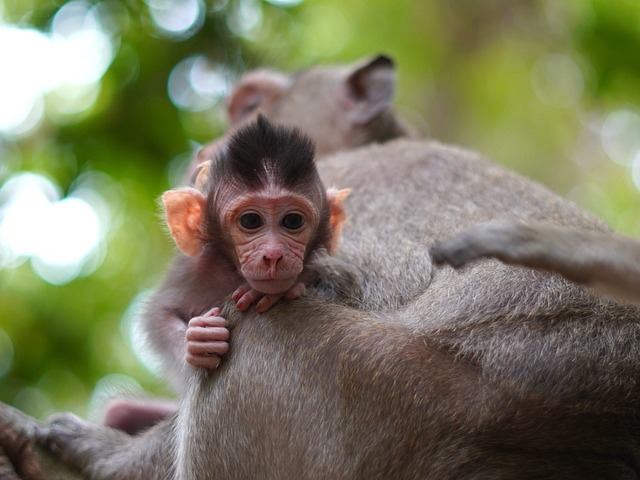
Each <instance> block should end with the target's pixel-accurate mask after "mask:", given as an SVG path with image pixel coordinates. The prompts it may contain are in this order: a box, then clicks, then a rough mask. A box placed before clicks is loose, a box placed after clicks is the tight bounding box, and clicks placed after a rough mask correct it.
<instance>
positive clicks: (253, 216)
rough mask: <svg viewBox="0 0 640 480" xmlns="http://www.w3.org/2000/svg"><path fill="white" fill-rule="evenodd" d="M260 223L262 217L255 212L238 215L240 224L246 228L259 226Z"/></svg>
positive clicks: (251, 228)
mask: <svg viewBox="0 0 640 480" xmlns="http://www.w3.org/2000/svg"><path fill="white" fill-rule="evenodd" d="M262 224H263V222H262V217H261V216H260V215H258V214H257V213H245V214H244V215H242V216H241V217H240V225H241V226H242V227H243V228H246V229H247V230H255V229H256V228H260V227H261V226H262Z"/></svg>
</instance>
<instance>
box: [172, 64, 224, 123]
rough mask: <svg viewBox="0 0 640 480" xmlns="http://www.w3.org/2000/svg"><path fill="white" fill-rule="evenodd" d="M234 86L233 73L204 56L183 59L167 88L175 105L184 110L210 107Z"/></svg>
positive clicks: (176, 67)
mask: <svg viewBox="0 0 640 480" xmlns="http://www.w3.org/2000/svg"><path fill="white" fill-rule="evenodd" d="M230 89H231V72H230V71H229V70H228V69H227V68H225V67H224V66H222V65H213V64H212V63H211V62H209V60H207V58H206V57H205V56H204V55H195V56H192V57H189V58H186V59H185V60H183V61H181V62H180V63H178V65H176V66H175V67H174V68H173V70H172V71H171V74H170V75H169V81H168V85H167V90H168V93H169V98H170V99H171V101H172V102H173V104H174V105H175V106H176V107H178V108H179V109H181V110H188V111H191V112H199V111H203V110H207V109H209V108H211V107H212V106H214V105H215V104H216V103H218V102H220V101H221V100H222V99H223V98H225V97H226V95H227V94H228V92H229V90H230Z"/></svg>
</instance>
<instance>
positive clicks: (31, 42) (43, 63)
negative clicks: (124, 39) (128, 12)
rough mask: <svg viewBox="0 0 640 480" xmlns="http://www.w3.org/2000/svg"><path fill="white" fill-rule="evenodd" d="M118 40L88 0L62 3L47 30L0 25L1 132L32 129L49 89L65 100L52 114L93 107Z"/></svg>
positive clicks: (17, 134)
mask: <svg viewBox="0 0 640 480" xmlns="http://www.w3.org/2000/svg"><path fill="white" fill-rule="evenodd" d="M114 41H115V39H114V37H113V36H112V32H108V31H107V30H106V29H104V28H103V27H102V24H101V17H100V15H99V14H98V12H97V10H96V7H93V6H91V4H89V3H87V2H84V1H74V2H69V3H67V4H65V5H64V6H62V7H61V8H60V10H58V12H57V13H56V15H55V16H54V18H53V19H52V21H51V25H50V28H49V31H48V32H41V31H38V30H36V29H33V28H28V27H18V26H11V25H0V68H1V69H2V71H3V74H2V75H0V105H2V108H1V109H0V135H5V136H9V137H24V136H27V135H29V134H31V133H32V132H33V131H34V130H35V129H36V128H37V127H38V126H39V125H40V124H41V122H42V120H43V118H44V115H45V108H44V100H45V97H46V96H47V95H49V94H55V96H56V97H57V98H58V99H60V98H62V100H64V101H56V102H54V103H53V105H51V107H52V109H53V112H54V114H55V113H59V114H60V115H62V116H64V115H68V114H77V113H82V112H85V111H87V110H89V109H90V108H91V107H92V106H93V104H94V103H95V101H96V98H97V92H98V91H99V90H98V88H99V81H100V79H101V78H102V76H103V75H104V73H105V71H106V69H107V68H108V66H109V65H110V63H111V61H112V59H113V55H114ZM56 109H59V110H58V112H56ZM60 115H58V117H60ZM54 117H55V115H54Z"/></svg>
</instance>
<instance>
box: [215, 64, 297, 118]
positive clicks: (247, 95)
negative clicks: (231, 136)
mask: <svg viewBox="0 0 640 480" xmlns="http://www.w3.org/2000/svg"><path fill="white" fill-rule="evenodd" d="M290 85H291V78H289V77H288V76H287V75H284V74H282V73H278V72H273V71H271V70H256V71H253V72H249V73H247V74H246V75H244V76H243V77H242V78H241V79H240V81H239V82H238V85H237V86H236V88H235V89H234V91H233V93H232V94H231V96H230V97H229V100H228V102H227V111H228V114H229V120H231V123H232V124H237V123H239V122H241V121H244V120H247V119H248V118H249V117H250V115H251V114H252V113H254V112H255V111H257V110H259V109H261V108H264V107H265V106H267V105H268V104H270V103H271V102H273V101H274V100H275V99H276V98H278V97H279V96H280V95H282V93H284V91H285V90H286V89H288V88H289V86H290Z"/></svg>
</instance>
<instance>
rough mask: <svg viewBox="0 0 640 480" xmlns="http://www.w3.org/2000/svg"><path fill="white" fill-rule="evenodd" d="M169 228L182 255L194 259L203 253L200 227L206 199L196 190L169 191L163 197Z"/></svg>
mask: <svg viewBox="0 0 640 480" xmlns="http://www.w3.org/2000/svg"><path fill="white" fill-rule="evenodd" d="M162 203H163V204H164V213H165V217H166V220H167V226H168V227H169V231H170V232H171V236H172V237H173V240H174V241H175V242H176V245H177V246H178V248H179V249H180V251H181V252H182V253H184V254H185V255H188V256H190V257H193V256H195V255H198V254H199V253H200V252H201V251H202V247H203V244H202V233H201V230H200V225H201V224H202V218H203V215H204V209H205V205H206V199H205V197H204V195H203V194H202V193H201V192H200V191H198V190H196V189H195V188H189V187H187V188H179V189H176V190H169V191H168V192H165V193H164V194H163V195H162Z"/></svg>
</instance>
